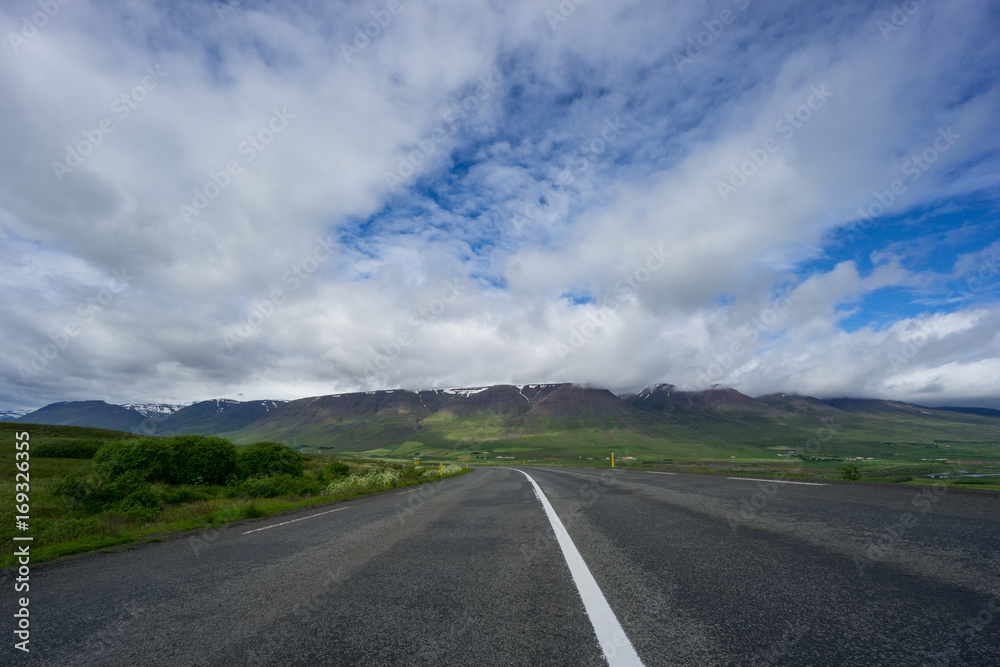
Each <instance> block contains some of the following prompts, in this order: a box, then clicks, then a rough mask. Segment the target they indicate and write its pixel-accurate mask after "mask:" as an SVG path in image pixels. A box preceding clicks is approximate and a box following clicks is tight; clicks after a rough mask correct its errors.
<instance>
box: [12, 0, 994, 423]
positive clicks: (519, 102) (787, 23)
mask: <svg viewBox="0 0 1000 667" xmlns="http://www.w3.org/2000/svg"><path fill="white" fill-rule="evenodd" d="M288 4H294V5H295V6H294V8H293V7H290V6H286V3H278V2H272V3H267V2H256V1H253V0H241V1H239V2H235V1H233V2H229V3H226V2H221V1H220V2H215V3H212V2H205V1H199V2H183V1H181V0H178V1H173V0H161V1H160V2H140V1H138V0H137V1H133V2H128V1H120V2H108V3H105V2H100V3H98V2H93V3H91V2H87V1H86V0H68V1H65V0H59V1H58V2H57V1H56V0H49V1H48V2H46V1H45V0H41V1H39V0H31V1H29V0H9V1H8V2H4V3H3V5H2V9H0V29H2V32H3V34H4V40H3V42H4V43H3V44H2V45H0V54H2V55H0V99H2V102H0V150H2V154H3V160H2V161H0V285H2V291H3V299H2V300H0V341H2V344H0V408H28V407H38V406H41V405H45V404H47V403H50V402H53V401H59V400H82V399H104V400H107V401H110V402H119V403H121V402H133V401H164V402H186V401H193V400H201V399H206V398H215V397H228V398H243V399H246V400H249V399H255V398H276V399H282V398H297V397H302V396H309V395H318V394H329V393H338V392H345V391H353V390H359V389H374V388H395V387H404V388H428V387H446V386H474V385H483V384H493V383H501V382H510V383H532V382H555V381H571V382H581V383H592V384H595V385H599V386H604V387H608V388H610V389H612V390H614V391H618V392H625V391H629V390H636V389H638V388H641V387H643V386H645V385H647V384H650V383H654V382H670V383H673V384H676V385H678V386H681V387H685V388H697V387H707V386H709V385H711V384H716V383H718V384H723V385H728V386H733V387H736V388H738V389H739V390H741V391H743V392H745V393H748V394H751V395H760V394H764V393H769V392H773V391H795V392H800V393H808V394H812V395H818V396H825V397H831V396H839V395H852V396H872V397H887V398H888V397H891V398H897V399H903V400H909V401H914V402H918V403H923V404H930V405H946V404H973V405H987V406H993V407H1000V326H998V324H1000V220H998V216H997V210H998V202H1000V178H998V175H1000V152H998V149H1000V126H998V123H997V118H998V117H1000V87H998V82H1000V67H998V65H997V63H1000V42H998V40H997V39H996V35H997V34H998V33H1000V6H998V5H997V3H995V2H991V1H990V0H955V1H952V2H938V1H928V2H921V1H919V0H908V1H907V2H902V3H892V2H889V1H888V0H885V1H878V2H868V1H862V0H851V1H848V2H843V3H831V4H829V5H827V4H823V3H819V4H817V3H815V2H806V1H805V0H799V1H792V0H707V1H705V0H702V1H700V2H699V1H697V0H691V1H687V2H664V1H662V0H647V1H641V0H640V1H631V0H562V2H558V1H557V0H550V1H548V2H545V1H540V0H531V1H523V2H522V1H519V0H504V1H502V2H500V1H494V0H490V1H487V0H466V1H464V2H455V1H454V0H447V1H441V2H438V1H436V0H371V1H367V2H321V1H320V0H316V1H314V2H298V3H288Z"/></svg>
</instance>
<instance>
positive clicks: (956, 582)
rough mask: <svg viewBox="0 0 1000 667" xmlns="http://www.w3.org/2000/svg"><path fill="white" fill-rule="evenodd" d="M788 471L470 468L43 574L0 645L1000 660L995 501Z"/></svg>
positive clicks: (662, 660) (159, 659) (39, 655)
mask: <svg viewBox="0 0 1000 667" xmlns="http://www.w3.org/2000/svg"><path fill="white" fill-rule="evenodd" d="M521 470H523V472H521ZM529 476H530V477H529ZM795 481H799V482H801V480H791V479H784V480H778V481H770V482H758V481H752V480H750V479H746V478H738V479H732V478H727V477H725V476H723V475H699V474H683V473H681V474H663V473H652V472H641V471H625V470H615V471H610V470H596V469H565V468H536V467H526V468H517V467H512V468H480V469H477V470H475V471H474V472H472V473H471V474H467V475H462V476H459V477H456V478H452V479H448V480H443V481H440V482H435V483H433V484H429V485H424V486H421V487H414V488H412V489H407V490H398V491H390V492H388V493H384V494H379V495H377V496H367V497H363V498H359V499H356V500H353V501H350V502H345V503H336V504H330V505H323V506H319V507H313V508H309V509H307V510H302V511H298V512H296V513H294V514H287V515H282V516H279V517H268V518H264V519H255V520H249V521H242V522H239V523H238V524H231V525H230V526H229V527H224V528H222V529H218V530H215V531H205V532H200V533H196V534H193V535H187V536H184V537H180V538H176V539H171V540H167V541H164V542H161V543H155V544H148V545H143V546H140V547H138V548H136V549H133V550H120V551H115V552H113V553H109V554H98V555H94V556H89V557H86V558H81V559H77V560H73V561H68V562H63V563H58V564H54V565H51V566H44V565H42V566H37V567H35V568H33V570H32V579H31V621H32V624H31V628H32V634H31V642H30V647H31V652H30V654H29V655H24V654H23V653H22V652H20V651H16V650H14V649H13V648H12V646H13V642H14V641H15V640H14V639H12V635H8V641H7V645H6V646H5V647H4V654H3V656H4V657H3V659H2V660H3V663H4V664H11V665H15V664H16V665H20V664H25V665H29V664H30V665H35V664H37V665H43V664H44V665H341V664H343V665H396V664H403V665H406V664H414V665H602V664H608V663H609V662H610V663H611V664H636V663H635V662H634V661H635V660H638V661H641V664H645V665H668V664H669V665H699V666H700V665H894V666H895V665H1000V548H998V547H1000V494H991V493H988V492H976V491H964V490H962V491H959V490H947V489H945V488H944V487H928V488H926V489H920V488H917V487H909V486H907V487H902V486H896V485H880V484H865V483H836V482H834V483H828V484H802V483H791V482H795ZM533 482H534V484H533ZM536 484H537V489H538V492H540V493H541V496H539V495H538V492H536V487H535V485H536ZM542 498H544V500H545V501H546V502H544V503H543V502H542ZM546 505H547V506H548V507H546ZM553 516H554V517H556V518H555V519H553V518H552V517H553ZM560 531H561V532H560ZM560 534H561V535H562V537H563V539H559V537H558V536H559V535H560ZM567 550H571V551H574V552H575V554H576V555H575V556H574V555H572V554H568V552H567ZM581 568H582V569H581ZM588 577H589V579H588ZM588 582H589V583H588ZM3 588H4V590H5V597H4V604H5V607H4V608H5V610H12V609H14V604H15V603H14V594H13V592H12V591H13V584H12V580H11V576H10V573H9V572H8V573H7V574H6V575H5V576H4V581H3ZM602 604H603V605H604V606H603V607H602V606H601V605H602ZM602 610H603V611H602ZM5 615H6V616H7V618H8V619H9V620H8V623H9V624H10V625H11V626H12V625H13V623H12V621H11V620H10V618H11V614H10V613H6V612H5ZM602 633H603V634H602ZM600 638H603V639H600ZM609 638H610V639H609Z"/></svg>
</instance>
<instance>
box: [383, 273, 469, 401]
mask: <svg viewBox="0 0 1000 667" xmlns="http://www.w3.org/2000/svg"><path fill="white" fill-rule="evenodd" d="M466 289H468V285H466V284H465V283H464V282H463V281H462V280H461V279H459V278H457V277H456V278H453V279H451V280H446V281H445V282H444V287H443V288H442V289H441V291H440V292H439V293H438V295H437V296H436V297H435V298H434V299H432V300H431V301H430V303H428V304H427V305H424V306H421V307H419V308H418V309H417V310H416V311H415V312H414V313H413V314H411V315H410V320H409V328H408V329H407V330H406V331H403V332H401V333H399V334H398V335H396V337H395V338H393V339H392V340H391V341H390V342H388V343H381V344H380V345H379V346H378V349H375V348H374V347H372V352H374V353H375V354H374V356H373V357H372V358H370V359H369V360H368V361H366V362H365V367H364V379H365V380H366V381H368V382H373V381H374V380H375V379H377V378H379V377H385V376H384V373H385V372H386V371H388V370H389V368H390V367H392V365H393V363H395V361H396V359H398V358H399V356H400V355H402V354H403V350H405V349H406V348H408V347H409V346H410V345H413V342H414V336H413V332H414V331H423V330H424V329H426V328H427V327H428V326H430V324H431V323H432V322H434V321H435V320H436V319H437V318H439V317H441V315H443V314H444V313H445V311H447V310H448V307H449V306H450V305H451V304H453V303H455V301H457V300H458V297H459V296H461V295H462V293H463V292H465V290H466ZM380 374H382V375H380Z"/></svg>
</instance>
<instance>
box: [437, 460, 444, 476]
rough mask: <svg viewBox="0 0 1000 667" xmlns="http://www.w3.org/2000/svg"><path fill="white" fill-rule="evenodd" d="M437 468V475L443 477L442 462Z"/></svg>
mask: <svg viewBox="0 0 1000 667" xmlns="http://www.w3.org/2000/svg"><path fill="white" fill-rule="evenodd" d="M439 466H440V467H439V468H438V477H444V463H440V464H439Z"/></svg>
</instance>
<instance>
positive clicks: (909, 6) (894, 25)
mask: <svg viewBox="0 0 1000 667" xmlns="http://www.w3.org/2000/svg"><path fill="white" fill-rule="evenodd" d="M926 3H927V0H906V1H905V2H901V3H899V4H897V5H893V6H892V12H891V13H890V14H889V16H888V19H889V20H888V21H886V20H885V19H878V20H877V21H876V22H875V24H876V25H877V26H878V30H879V32H880V33H881V34H882V39H883V40H885V41H887V42H888V41H889V40H890V39H891V38H892V37H895V36H896V33H898V32H899V31H900V30H902V29H903V26H905V25H906V24H907V23H909V22H910V19H911V18H912V17H913V16H914V15H915V14H916V13H917V12H919V11H920V8H921V7H923V6H924V5H925V4H926Z"/></svg>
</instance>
